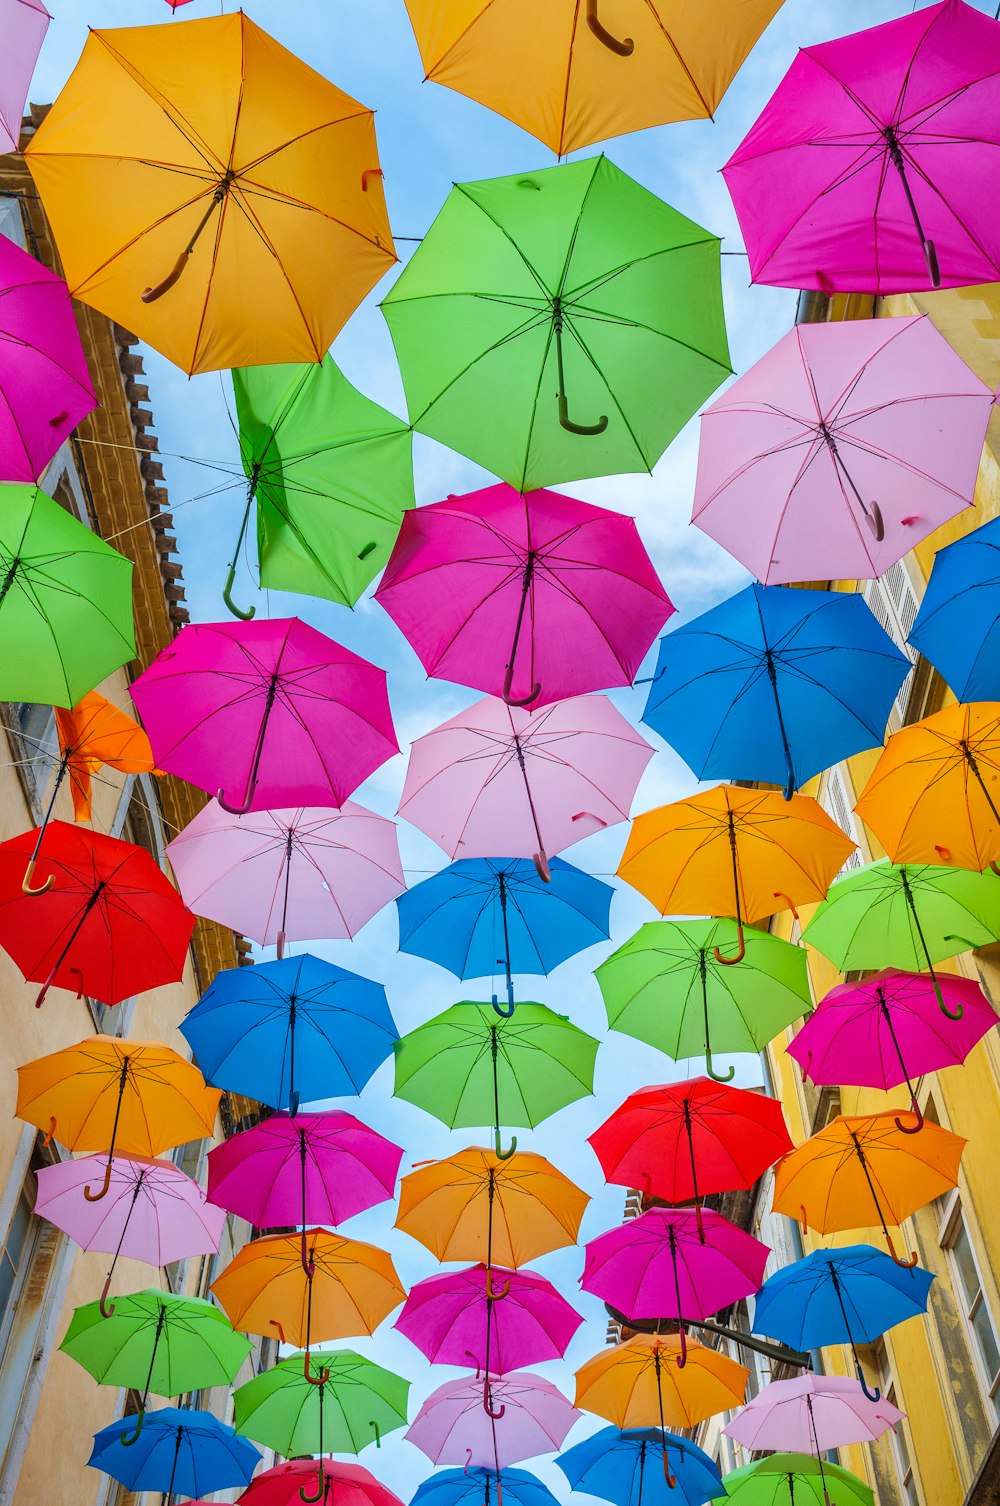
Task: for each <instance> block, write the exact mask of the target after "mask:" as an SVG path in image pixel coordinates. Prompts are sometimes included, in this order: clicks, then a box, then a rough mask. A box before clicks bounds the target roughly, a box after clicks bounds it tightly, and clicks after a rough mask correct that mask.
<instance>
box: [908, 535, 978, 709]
mask: <svg viewBox="0 0 1000 1506" xmlns="http://www.w3.org/2000/svg"><path fill="white" fill-rule="evenodd" d="M910 642H911V643H912V644H913V647H914V648H915V649H918V650H919V651H920V653H922V654H923V656H924V658H925V659H929V660H930V662H931V664H933V666H934V668H935V669H936V670H937V671H938V673H939V674H940V675H942V676H943V677H944V679H945V680H947V682H948V684H949V686H950V687H951V689H952V690H953V691H954V693H955V695H956V697H957V698H958V700H960V701H997V700H1000V518H994V519H993V520H992V522H989V523H984V524H983V526H982V528H977V529H976V530H975V532H974V533H969V534H966V536H965V538H964V539H958V540H956V542H955V543H954V544H949V545H948V547H947V549H941V550H939V551H938V553H937V554H936V555H935V556H934V568H933V569H932V570H931V578H930V580H929V581H928V582H927V589H926V591H925V592H924V599H923V601H922V602H921V603H920V610H919V612H918V613H917V620H916V622H914V624H913V627H912V628H911V629H910Z"/></svg>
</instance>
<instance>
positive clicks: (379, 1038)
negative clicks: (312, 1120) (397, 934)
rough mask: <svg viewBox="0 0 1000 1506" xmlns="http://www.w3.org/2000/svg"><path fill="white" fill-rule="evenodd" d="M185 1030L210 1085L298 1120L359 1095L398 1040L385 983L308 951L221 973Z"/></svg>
mask: <svg viewBox="0 0 1000 1506" xmlns="http://www.w3.org/2000/svg"><path fill="white" fill-rule="evenodd" d="M180 1029H181V1034H182V1035H183V1036H184V1037H185V1039H186V1040H187V1042H188V1044H189V1045H190V1047H191V1050H192V1052H193V1054H194V1057H195V1060H196V1061H197V1062H198V1063H199V1065H200V1066H201V1068H202V1070H203V1071H204V1073H205V1075H206V1077H207V1078H208V1080H209V1081H211V1082H214V1083H216V1084H217V1085H218V1086H219V1087H228V1088H231V1090H232V1091H233V1092H236V1093H243V1094H245V1095H247V1096H248V1097H251V1098H256V1099H259V1100H260V1101H261V1102H262V1103H266V1104H269V1105H270V1106H271V1107H272V1108H275V1109H287V1110H288V1111H289V1113H290V1114H293V1115H294V1114H295V1112H296V1110H297V1109H298V1105H299V1101H300V1099H301V1100H303V1101H304V1102H306V1103H312V1102H315V1101H316V1100H317V1099H321V1098H340V1097H343V1096H344V1095H346V1094H357V1093H360V1092H361V1089H362V1088H363V1087H364V1085H365V1083H366V1082H367V1081H368V1079H369V1077H371V1075H372V1073H373V1072H374V1071H375V1069H376V1067H377V1066H378V1065H379V1063H380V1062H383V1061H385V1058H386V1057H387V1056H388V1055H389V1052H390V1051H391V1050H392V1046H393V1042H394V1041H395V1040H396V1039H397V1037H398V1032H397V1030H396V1026H395V1023H394V1021H393V1018H392V1015H391V1014H390V1013H389V1005H388V1003H387V1002H386V997H385V989H384V988H383V987H382V985H381V983H372V982H371V981H370V980H369V979H368V978H361V977H359V976H358V974H357V973H349V972H347V971H346V969H344V968H342V967H334V965H333V963H332V962H322V961H320V959H319V958H318V957H310V956H309V955H308V954H306V955H305V956H302V957H285V958H284V959H283V960H282V961H279V962H261V963H258V964H257V965H256V966H255V967H252V968H243V967H234V968H229V969H227V971H226V972H222V973H219V974H217V976H216V979H215V982H214V983H213V984H212V985H211V987H210V988H209V989H208V990H207V991H206V992H205V993H204V994H203V995H202V997H201V999H200V1000H199V1002H198V1003H197V1004H196V1005H195V1007H194V1009H192V1010H190V1012H189V1013H188V1014H187V1015H186V1016H185V1017H184V1019H183V1021H182V1022H181V1027H180Z"/></svg>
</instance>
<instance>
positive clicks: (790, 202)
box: [722, 0, 1000, 578]
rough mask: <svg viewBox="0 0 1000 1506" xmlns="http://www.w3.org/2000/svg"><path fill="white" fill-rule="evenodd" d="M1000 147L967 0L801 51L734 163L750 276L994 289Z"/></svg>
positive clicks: (999, 102) (979, 24) (991, 49)
mask: <svg viewBox="0 0 1000 1506" xmlns="http://www.w3.org/2000/svg"><path fill="white" fill-rule="evenodd" d="M998 148H1000V26H997V24H996V23H995V22H994V20H993V19H992V17H990V16H986V15H984V14H983V13H982V11H978V10H976V9H974V8H973V6H971V5H966V4H964V3H963V0H941V3H940V4H938V5H931V6H928V7H927V9H926V10H920V11H917V12H916V13H915V14H912V15H907V16H901V17H900V18H899V20H897V21H888V22H886V24H885V25H883V26H874V27H872V28H871V29H870V30H868V31H860V32H856V33H855V34H854V35H853V36H849V37H841V38H840V39H839V40H838V41H835V42H825V43H823V45H822V46H819V47H806V48H804V49H803V50H802V51H801V52H799V54H798V56H797V57H796V59H795V61H794V63H793V64H792V66H791V67H790V68H789V70H788V72H787V73H786V74H785V77H784V78H783V80H782V81H781V83H780V84H779V85H778V88H777V89H776V91H775V93H774V94H773V96H772V97H771V99H770V100H769V102H768V103H767V105H766V106H765V107H764V111H763V113H762V115H761V116H760V118H759V119H758V121H757V122H756V124H755V125H754V126H753V128H752V129H751V131H750V134H749V135H748V136H747V137H746V139H745V140H744V141H743V142H742V143H741V144H740V146H738V147H737V149H736V151H735V153H734V154H733V156H732V157H731V158H730V160H729V162H728V163H727V165H726V166H725V167H724V168H723V169H722V171H723V173H724V175H725V179H726V183H727V185H728V188H729V191H730V193H731V194H732V196H733V202H734V204H735V205H736V213H737V215H738V217H739V221H740V225H741V227H742V230H743V235H744V243H745V245H746V248H747V251H748V252H749V254H750V272H751V276H752V278H753V281H754V282H764V283H771V284H774V285H776V286H778V287H791V288H818V289H820V290H821V291H823V292H840V293H850V292H857V293H909V292H916V291H918V290H920V289H926V288H930V287H938V286H941V285H943V286H945V287H949V288H958V287H967V286H969V285H970V284H974V283H982V282H996V281H997V280H998V279H1000V213H998V209H997V200H996V195H995V194H991V193H984V192H983V184H984V183H993V182H995V181H996V178H997V173H998V171H1000V151H998ZM824 578H826V577H824Z"/></svg>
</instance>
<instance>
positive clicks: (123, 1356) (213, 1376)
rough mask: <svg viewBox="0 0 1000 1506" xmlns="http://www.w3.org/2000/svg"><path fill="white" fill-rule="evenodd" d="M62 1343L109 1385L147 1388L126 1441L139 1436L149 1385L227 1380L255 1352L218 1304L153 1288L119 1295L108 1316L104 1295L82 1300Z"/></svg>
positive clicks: (181, 1388)
mask: <svg viewBox="0 0 1000 1506" xmlns="http://www.w3.org/2000/svg"><path fill="white" fill-rule="evenodd" d="M59 1348H60V1349H62V1350H64V1351H65V1353H66V1354H68V1355H71V1356H72V1357H73V1359H75V1360H76V1361H77V1362H78V1363H79V1364H81V1365H82V1366H83V1368H84V1369H85V1370H89V1371H90V1374H91V1375H92V1376H93V1377H94V1379H95V1380H96V1381H100V1382H101V1383H102V1384H103V1385H105V1386H128V1387H130V1388H131V1389H132V1390H134V1391H139V1392H141V1397H140V1401H139V1419H138V1423H137V1425H136V1428H135V1432H134V1433H133V1434H132V1435H131V1436H130V1437H128V1438H123V1440H122V1441H123V1442H130V1443H134V1442H135V1439H136V1438H138V1436H139V1433H140V1430H141V1428H142V1420H143V1416H144V1414H145V1410H146V1399H147V1397H148V1395H149V1393H150V1392H151V1391H152V1392H153V1393H154V1394H155V1395H156V1396H181V1395H183V1393H184V1392H185V1391H196V1390H200V1388H201V1387H202V1386H221V1385H228V1384H229V1383H230V1381H232V1379H233V1377H234V1376H235V1374H236V1372H237V1370H238V1369H239V1368H240V1366H241V1365H242V1363H243V1361H244V1360H245V1359H246V1357H247V1355H248V1354H249V1353H250V1340H249V1339H247V1338H246V1337H245V1336H244V1335H243V1334H241V1333H236V1332H234V1330H233V1327H232V1324H231V1323H230V1321H229V1319H228V1318H227V1317H226V1315H225V1313H224V1312H223V1311H222V1309H221V1308H219V1307H216V1306H215V1304H214V1303H212V1302H206V1301H205V1300H204V1299H203V1298H201V1297H175V1296H174V1295H173V1293H172V1292H161V1291H157V1290H156V1289H155V1288H153V1287H148V1288H147V1289H146V1290H145V1291H142V1292H133V1293H132V1295H131V1296H128V1297H116V1298H115V1308H114V1313H113V1314H112V1315H111V1317H108V1318H105V1317H102V1315H101V1304H100V1303H99V1302H88V1303H86V1305H85V1306H84V1307H78V1308H77V1309H76V1311H75V1312H74V1314H73V1317H72V1320H71V1322H70V1325H69V1329H68V1330H67V1333H66V1337H65V1338H64V1339H63V1341H62V1343H61V1344H60V1346H59Z"/></svg>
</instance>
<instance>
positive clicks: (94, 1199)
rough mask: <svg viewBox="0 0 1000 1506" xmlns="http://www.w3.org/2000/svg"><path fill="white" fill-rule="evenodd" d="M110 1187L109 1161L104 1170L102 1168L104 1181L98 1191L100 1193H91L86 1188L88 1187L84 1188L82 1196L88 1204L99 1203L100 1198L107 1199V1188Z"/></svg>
mask: <svg viewBox="0 0 1000 1506" xmlns="http://www.w3.org/2000/svg"><path fill="white" fill-rule="evenodd" d="M110 1186H111V1161H110V1159H109V1160H108V1164H107V1166H105V1168H104V1181H103V1183H102V1184H101V1190H100V1192H91V1190H90V1188H89V1186H88V1187H85V1188H84V1189H83V1195H84V1197H85V1198H86V1199H87V1202H88V1203H99V1202H100V1201H101V1198H102V1197H107V1195H108V1188H109V1187H110Z"/></svg>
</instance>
